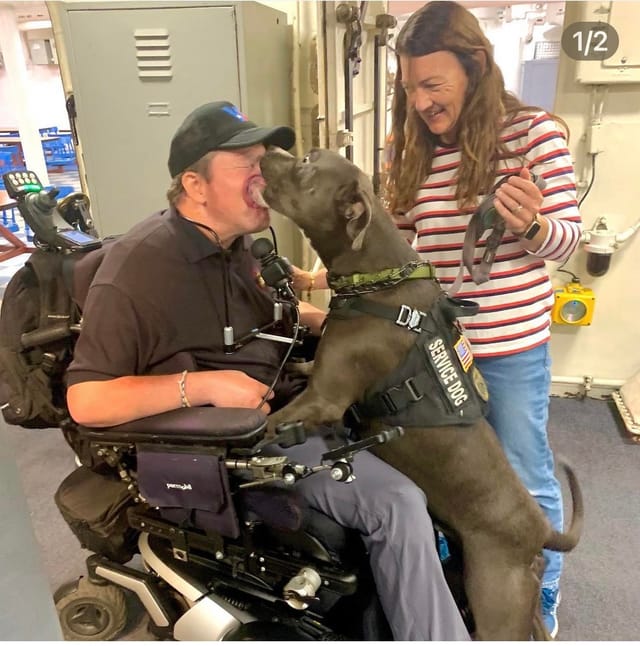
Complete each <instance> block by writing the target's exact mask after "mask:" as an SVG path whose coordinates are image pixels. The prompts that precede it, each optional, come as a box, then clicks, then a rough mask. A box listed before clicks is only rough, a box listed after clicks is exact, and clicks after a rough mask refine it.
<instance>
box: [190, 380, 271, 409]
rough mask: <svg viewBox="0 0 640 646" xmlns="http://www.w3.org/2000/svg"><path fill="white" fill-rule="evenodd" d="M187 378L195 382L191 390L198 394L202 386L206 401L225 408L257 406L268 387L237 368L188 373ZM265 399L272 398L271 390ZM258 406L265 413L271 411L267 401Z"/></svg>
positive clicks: (200, 392)
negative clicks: (206, 392) (205, 392)
mask: <svg viewBox="0 0 640 646" xmlns="http://www.w3.org/2000/svg"><path fill="white" fill-rule="evenodd" d="M189 378H191V379H193V381H194V382H195V383H194V385H193V390H194V391H196V392H197V393H198V394H204V393H203V392H202V389H203V388H205V389H206V390H207V391H208V392H209V398H208V401H207V402H206V403H210V404H213V405H214V406H220V407H226V408H258V406H259V405H260V402H261V401H262V399H263V397H264V396H265V394H266V392H267V389H268V386H265V385H264V384H263V383H262V382H260V381H257V380H256V379H253V378H252V377H249V375H247V374H245V373H244V372H240V371H239V370H215V371H207V372H194V373H190V374H189ZM187 385H188V384H187ZM187 392H189V390H188V391H187ZM198 399H199V398H198ZM267 399H268V400H269V399H273V391H272V392H270V393H269V396H268V397H267ZM203 403H204V402H203ZM260 408H261V410H263V411H264V412H265V413H267V414H268V413H269V412H270V411H271V407H270V406H269V404H268V403H267V402H264V404H262V406H261V407H260Z"/></svg>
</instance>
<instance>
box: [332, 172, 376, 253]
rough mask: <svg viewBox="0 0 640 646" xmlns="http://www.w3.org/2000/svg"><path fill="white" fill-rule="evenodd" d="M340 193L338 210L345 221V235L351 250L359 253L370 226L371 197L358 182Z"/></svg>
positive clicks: (354, 182)
mask: <svg viewBox="0 0 640 646" xmlns="http://www.w3.org/2000/svg"><path fill="white" fill-rule="evenodd" d="M340 193H341V194H340V195H339V199H338V208H339V210H340V212H341V215H342V216H343V217H344V218H345V219H346V220H347V235H348V236H349V239H350V240H351V248H352V249H353V250H354V251H360V249H361V248H362V243H363V242H364V235H365V233H366V231H367V228H368V227H369V224H371V210H372V207H373V205H372V199H371V196H370V195H369V193H368V191H367V189H366V188H364V187H363V186H362V185H361V184H360V182H359V181H358V180H354V181H353V182H352V183H351V184H349V185H347V186H345V187H344V188H343V190H342V191H341V192H340Z"/></svg>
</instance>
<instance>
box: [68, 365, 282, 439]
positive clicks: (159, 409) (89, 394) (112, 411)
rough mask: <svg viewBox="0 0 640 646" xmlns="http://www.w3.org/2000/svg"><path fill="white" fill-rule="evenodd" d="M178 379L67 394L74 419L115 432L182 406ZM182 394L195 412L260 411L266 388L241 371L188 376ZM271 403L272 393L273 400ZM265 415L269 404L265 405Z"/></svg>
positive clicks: (90, 386) (77, 387) (130, 380)
mask: <svg viewBox="0 0 640 646" xmlns="http://www.w3.org/2000/svg"><path fill="white" fill-rule="evenodd" d="M180 377H181V375H180V374H174V375H157V376H155V375H154V376H135V377H118V378H116V379H108V380H106V381H84V382H80V383H77V384H73V385H72V386H70V387H69V389H68V390H67V405H68V406H69V412H70V413H71V417H72V418H73V419H74V420H75V421H76V422H77V423H78V424H82V425H84V426H97V427H102V426H114V425H116V424H124V423H125V422H130V421H132V420H134V419H139V418H140V417H148V416H149V415H156V414H158V413H164V412H166V411H169V410H174V409H176V408H180V407H181V406H182V399H181V396H180V387H179V382H180ZM184 387H185V388H184V393H185V396H186V398H187V401H188V402H189V404H190V405H191V406H206V405H213V406H221V407H236V408H257V407H258V405H259V404H260V402H261V401H262V398H263V397H264V395H265V393H266V392H267V386H265V385H264V384H263V383H261V382H259V381H256V380H255V379H253V378H252V377H249V376H248V375H247V374H245V373H244V372H240V371H239V370H213V371H212V370H208V371H202V372H189V373H187V375H186V379H185V382H184ZM272 397H273V393H270V395H269V399H271V398H272ZM262 410H264V411H265V413H268V412H269V411H270V407H269V404H267V403H265V404H263V405H262Z"/></svg>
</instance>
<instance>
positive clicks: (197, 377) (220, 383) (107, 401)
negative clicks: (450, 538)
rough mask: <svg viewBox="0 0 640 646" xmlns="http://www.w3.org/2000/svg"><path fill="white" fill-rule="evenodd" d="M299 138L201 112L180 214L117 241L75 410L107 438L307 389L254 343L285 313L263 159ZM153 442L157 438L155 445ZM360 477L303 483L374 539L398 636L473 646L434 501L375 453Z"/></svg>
mask: <svg viewBox="0 0 640 646" xmlns="http://www.w3.org/2000/svg"><path fill="white" fill-rule="evenodd" d="M293 143H294V133H293V131H292V130H291V129H289V128H288V127H277V128H260V127H258V126H256V125H255V124H254V123H252V122H251V121H249V120H248V119H247V118H246V117H245V116H244V115H243V114H242V113H240V112H239V111H238V110H237V108H236V107H235V106H233V105H232V104H230V103H228V102H216V103H209V104H206V105H203V106H201V107H199V108H197V109H196V110H194V111H193V112H192V113H191V114H190V115H189V116H187V118H186V119H185V121H184V122H183V124H182V125H181V126H180V128H179V129H178V130H177V132H176V133H175V135H174V137H173V139H172V141H171V146H170V154H169V164H168V165H169V171H170V174H171V177H172V180H171V186H170V188H169V191H168V193H167V197H168V200H169V204H170V206H169V208H168V209H167V210H163V211H160V212H158V213H155V214H153V215H151V216H150V217H148V218H147V219H145V220H144V221H142V222H140V223H139V224H137V225H135V226H134V227H133V228H132V229H131V230H130V231H129V232H128V233H126V234H125V235H123V236H121V237H120V238H119V239H117V240H116V241H115V242H113V243H112V244H110V245H109V248H108V250H107V252H106V254H105V257H104V260H103V261H102V263H101V265H100V267H99V269H98V271H97V273H96V275H95V277H94V279H93V282H92V283H91V286H90V288H89V291H88V295H87V298H86V302H85V304H84V308H83V320H82V330H81V333H80V335H79V338H78V340H77V343H76V346H75V351H74V359H73V362H72V363H71V365H70V367H69V369H68V372H67V382H68V391H67V403H68V408H69V412H70V414H71V416H72V417H73V419H74V420H75V421H76V422H77V423H78V424H80V425H83V426H85V427H92V428H95V429H96V432H98V431H99V429H104V430H105V431H108V430H109V429H108V428H107V427H112V426H115V425H125V426H123V427H121V428H126V427H127V426H126V425H127V424H128V423H131V422H134V421H135V420H140V419H141V418H147V417H150V416H154V415H158V414H161V413H166V412H168V411H175V410H177V409H181V408H189V407H216V408H215V409H210V408H209V409H204V410H216V411H217V410H218V409H224V408H229V409H243V408H244V409H258V410H260V411H263V412H265V413H269V412H270V411H275V410H277V409H278V408H280V407H282V406H283V405H284V404H285V403H286V402H287V401H289V400H290V398H291V397H292V396H293V395H295V394H297V393H298V392H300V390H301V389H302V388H303V387H304V379H303V377H302V376H301V375H299V374H294V373H291V372H287V371H282V370H281V364H282V363H283V360H284V359H285V358H286V357H285V355H286V353H287V351H288V348H289V346H287V345H286V344H284V343H281V342H280V340H279V339H274V338H273V336H275V335H269V334H256V333H255V331H256V330H264V329H265V328H267V327H268V324H269V323H270V322H271V321H273V319H274V312H278V311H279V310H278V308H277V306H275V307H274V296H273V292H272V290H269V289H267V288H265V286H264V284H260V282H259V275H258V271H257V263H256V261H255V259H254V258H253V256H252V255H251V253H250V249H249V247H250V243H251V238H250V235H251V234H254V233H257V232H260V231H263V230H265V229H266V228H267V227H268V226H269V211H268V208H267V207H266V205H265V203H264V201H263V200H262V195H261V192H262V189H263V188H264V185H265V181H264V179H263V177H262V175H261V172H260V165H259V162H260V159H261V157H262V156H263V155H264V153H265V150H266V147H267V146H270V145H277V146H280V147H281V148H285V149H288V148H290V147H291V146H292V145H293ZM293 309H295V308H293ZM299 311H300V321H299V323H300V324H302V325H306V326H308V328H309V329H310V330H311V332H313V333H315V334H319V333H320V328H321V324H322V321H323V319H324V313H323V312H322V311H320V310H318V309H316V308H314V307H312V306H311V305H310V304H308V303H300V308H299ZM292 316H293V317H294V318H295V313H294V314H293V315H292ZM276 318H278V317H277V316H276ZM286 319H287V316H283V320H286ZM294 323H297V322H296V321H294ZM236 335H237V336H236ZM220 412H221V413H222V411H220ZM232 417H233V416H232V415H229V416H228V422H229V424H232V423H233V419H232ZM292 421H294V420H292ZM134 423H135V422H134ZM141 425H142V426H141ZM143 426H144V420H142V421H141V422H139V423H138V426H135V427H131V428H132V429H133V430H132V434H133V435H136V433H137V432H138V429H140V428H142V427H143ZM307 430H308V431H310V434H309V437H308V438H307V440H306V441H305V442H304V443H302V444H297V445H294V446H291V447H289V448H282V449H279V450H278V453H280V454H281V455H286V456H287V457H289V458H290V459H291V460H295V461H296V462H300V463H302V464H318V463H319V461H320V458H321V456H322V455H323V454H326V453H327V451H329V449H330V448H333V446H334V445H331V443H330V442H329V443H328V440H327V439H326V438H325V437H324V436H323V435H322V434H320V433H317V434H316V433H313V431H312V429H307ZM216 433H219V434H220V437H221V438H223V436H224V432H220V431H216V430H214V429H212V430H211V434H212V435H215V434H216ZM185 435H186V436H188V435H189V432H188V430H185ZM227 435H229V433H227ZM107 436H108V433H107ZM154 437H157V433H149V444H151V440H152V439H153V438H154ZM240 445H241V443H240ZM179 457H180V456H179ZM162 459H164V460H165V462H162ZM166 459H167V456H166V455H165V454H163V453H162V451H161V450H154V449H153V448H149V450H148V451H146V452H142V453H140V452H139V453H138V464H137V469H138V472H139V473H140V472H141V471H143V470H149V469H151V470H153V469H155V468H160V469H162V468H164V465H165V464H166ZM171 459H174V460H175V459H177V458H175V454H174V456H173V457H172V458H171ZM182 459H183V461H186V462H187V465H186V467H185V468H189V465H191V466H193V463H194V462H196V460H195V459H194V458H193V456H190V454H188V453H187V454H186V457H185V456H184V455H183V456H182ZM264 459H265V460H267V459H268V457H265V458H264ZM159 463H160V466H158V464H159ZM238 466H239V467H241V466H242V461H239V462H238ZM353 471H354V473H355V474H356V479H355V480H353V481H352V482H349V483H348V484H340V483H337V482H336V481H335V479H332V477H331V475H330V474H329V473H328V472H327V471H324V472H321V473H318V474H316V475H313V477H309V478H304V479H300V480H299V481H298V482H297V484H296V486H295V489H296V491H297V492H298V493H299V494H300V495H301V496H302V497H303V498H304V500H305V502H306V503H307V504H308V505H309V506H310V507H311V508H312V509H314V510H317V511H320V512H322V513H323V514H325V515H327V516H329V517H330V518H332V519H334V520H335V521H337V522H338V523H339V524H340V525H342V526H344V527H347V528H352V529H355V530H357V531H358V532H359V533H360V535H361V537H362V541H363V542H364V545H365V547H366V550H367V553H368V557H369V561H370V566H371V570H372V574H373V579H374V582H375V588H376V589H377V594H378V597H379V599H380V602H381V605H382V608H383V611H384V614H385V616H386V619H387V621H388V623H389V626H390V628H391V632H392V635H393V638H394V639H395V640H467V639H469V633H468V631H467V629H466V627H465V625H464V623H463V620H462V618H461V616H460V612H459V610H458V608H457V606H456V603H455V602H454V599H453V597H452V595H451V592H450V590H449V588H448V585H447V583H446V581H445V578H444V575H443V571H442V567H441V563H440V559H439V555H438V552H437V550H436V546H435V541H434V529H433V526H432V523H431V519H430V518H429V515H428V513H427V506H426V501H425V497H424V494H423V493H422V492H421V491H420V490H419V489H418V488H417V487H416V486H415V485H414V484H413V483H412V482H411V481H410V480H408V478H406V477H405V476H404V475H402V474H400V473H399V472H397V471H396V470H394V469H393V468H392V467H390V466H388V465H387V464H385V463H384V462H382V461H380V460H379V459H378V458H376V457H375V456H374V455H372V454H370V453H369V452H367V451H362V452H360V453H358V454H357V455H355V456H354V457H353ZM172 473H174V474H175V473H176V472H175V471H174V472H172ZM219 476H220V478H222V479H223V480H224V479H225V478H227V475H226V474H225V473H223V472H220V473H219ZM334 477H335V476H334ZM194 482H197V480H194ZM169 484H170V485H171V487H170V488H171V491H169V493H170V494H171V495H174V494H175V495H176V496H177V497H176V500H179V495H180V492H181V488H187V487H191V488H192V487H193V486H195V485H194V484H192V483H191V481H190V484H188V485H187V484H186V483H185V482H184V481H181V480H179V479H178V480H176V481H175V482H171V483H168V484H167V485H166V488H169ZM152 493H153V492H152ZM162 493H163V495H164V494H166V493H167V491H163V492H162ZM214 493H215V492H214ZM212 495H213V494H212ZM196 520H197V519H196ZM206 520H207V519H206V517H203V519H202V521H203V525H204V529H207V522H206ZM229 522H230V523H231V525H233V524H234V523H233V518H231V519H230V521H229ZM217 529H218V531H220V532H221V533H223V535H224V530H220V528H219V527H217ZM227 531H230V532H231V534H234V533H237V528H236V527H231V528H230V529H228V530H227ZM319 585H320V586H321V585H322V583H317V585H316V588H317V587H318V586H319ZM292 595H294V593H293V592H292ZM294 596H295V595H294ZM290 605H291V604H290ZM302 607H306V605H305V604H304V603H303V606H302ZM258 638H260V637H258ZM263 638H264V637H263Z"/></svg>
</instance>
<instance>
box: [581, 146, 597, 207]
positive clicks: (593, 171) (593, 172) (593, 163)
mask: <svg viewBox="0 0 640 646" xmlns="http://www.w3.org/2000/svg"><path fill="white" fill-rule="evenodd" d="M597 154H598V153H592V154H591V179H590V180H589V186H587V190H586V191H585V192H584V195H583V196H582V197H581V198H580V201H579V202H578V208H580V207H581V206H582V203H583V202H584V201H585V200H586V199H587V195H589V191H590V190H591V187H592V186H593V182H594V180H595V178H596V155H597Z"/></svg>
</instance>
